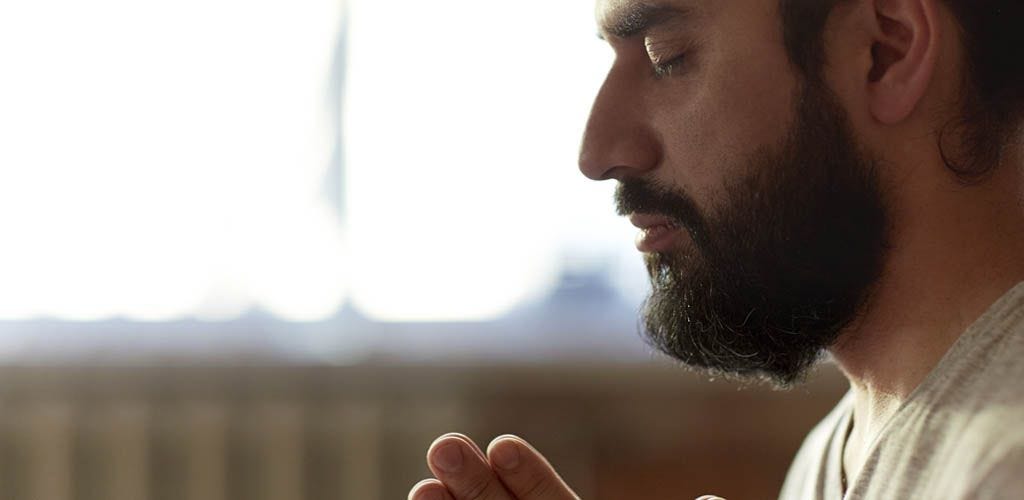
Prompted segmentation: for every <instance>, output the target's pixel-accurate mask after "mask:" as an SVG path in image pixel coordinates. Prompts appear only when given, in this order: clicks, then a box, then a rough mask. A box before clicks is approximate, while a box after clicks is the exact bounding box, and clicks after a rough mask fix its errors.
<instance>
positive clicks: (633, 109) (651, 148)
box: [579, 67, 662, 181]
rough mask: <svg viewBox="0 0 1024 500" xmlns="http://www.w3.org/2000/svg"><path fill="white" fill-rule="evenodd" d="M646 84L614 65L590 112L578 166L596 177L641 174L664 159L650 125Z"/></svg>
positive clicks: (606, 177)
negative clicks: (645, 100)
mask: <svg viewBox="0 0 1024 500" xmlns="http://www.w3.org/2000/svg"><path fill="white" fill-rule="evenodd" d="M642 87H643V85H642V83H641V82H635V81H634V82H631V81H630V78H629V77H628V75H627V74H625V72H623V71H622V70H621V69H617V68H615V67H613V68H612V70H611V71H610V72H609V73H608V77H607V78H606V79H605V82H604V85H602V87H601V91H600V92H598V95H597V99H595V100H594V106H593V108H592V109H591V111H590V119H589V120H588V121H587V128H586V131H585V132H584V133H583V142H582V145H581V146H580V157H579V166H580V171H581V172H583V175H585V176H587V177H588V178H590V179H593V180H597V181H600V180H607V179H616V180H620V181H621V180H623V179H624V178H627V177H632V176H638V175H641V174H643V173H644V172H647V171H649V170H651V169H653V168H654V167H655V166H657V165H658V163H659V162H660V161H661V155H662V151H661V146H660V144H659V141H658V138H657V135H656V134H655V132H654V130H652V128H651V126H650V125H651V124H650V123H649V121H648V119H647V117H648V113H647V111H646V107H647V106H646V105H645V103H644V97H643V92H642V91H641V89H642Z"/></svg>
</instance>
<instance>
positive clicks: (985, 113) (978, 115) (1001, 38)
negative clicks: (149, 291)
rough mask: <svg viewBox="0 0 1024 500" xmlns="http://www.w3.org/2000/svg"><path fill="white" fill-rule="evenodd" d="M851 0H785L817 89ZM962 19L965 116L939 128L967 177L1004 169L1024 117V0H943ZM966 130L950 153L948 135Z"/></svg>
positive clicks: (786, 31)
mask: <svg viewBox="0 0 1024 500" xmlns="http://www.w3.org/2000/svg"><path fill="white" fill-rule="evenodd" d="M847 1H848V0H779V6H780V12H781V14H782V24H783V35H784V39H785V44H786V50H787V51H788V52H789V57H790V60H791V61H792V63H793V65H794V66H795V67H796V68H797V70H799V71H800V72H801V73H802V74H803V75H804V77H806V78H807V79H808V80H809V82H810V83H811V84H815V85H821V84H822V81H823V80H822V71H823V69H824V66H825V42H824V37H823V35H824V30H825V24H826V22H827V21H828V17H829V14H831V13H832V11H833V9H834V8H835V7H836V6H838V5H840V4H842V3H844V2H847ZM942 1H943V2H944V3H945V4H946V5H947V6H948V7H949V8H950V9H951V10H952V12H953V14H954V15H955V16H956V18H957V20H958V22H959V25H960V29H961V32H960V35H961V40H962V41H963V46H964V48H965V52H966V61H965V68H966V70H965V74H964V81H963V82H962V88H963V90H964V92H963V95H962V96H961V102H962V107H961V114H960V117H959V118H957V119H955V120H953V121H951V122H950V123H949V124H948V125H947V126H946V127H943V129H942V130H940V131H939V146H940V150H941V151H942V156H943V159H944V160H945V162H946V165H947V166H948V167H949V168H950V169H951V170H952V171H953V172H954V173H956V174H957V176H958V177H959V178H960V180H962V181H964V182H971V181H973V180H977V179H980V178H982V177H984V176H985V174H987V173H989V172H990V171H991V170H992V169H994V168H995V167H997V166H998V165H999V163H1000V162H1001V160H1002V157H1003V150H1004V149H1005V147H1006V146H1007V144H1008V143H1009V142H1010V141H1011V140H1012V139H1013V137H1014V135H1015V134H1017V133H1018V132H1019V131H1020V125H1021V121H1022V120H1024V57H1022V54H1021V52H1022V51H1024V27H1022V26H1021V23H1022V22H1024V2H1022V1H1021V0H942ZM949 131H956V132H959V137H958V138H956V139H954V140H956V141H957V142H955V143H953V144H954V145H955V149H954V150H953V151H954V152H953V153H950V152H949V150H948V149H947V147H946V146H947V144H946V139H949V137H948V132H949Z"/></svg>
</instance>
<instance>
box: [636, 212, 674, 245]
mask: <svg viewBox="0 0 1024 500" xmlns="http://www.w3.org/2000/svg"><path fill="white" fill-rule="evenodd" d="M629 222H631V223H632V224H633V225H634V226H636V227H637V229H639V230H640V233H639V234H637V236H636V249H637V250H639V251H641V252H643V253H656V252H668V251H670V250H672V249H673V248H675V247H676V246H677V245H678V244H679V238H680V235H681V234H682V231H680V227H679V225H677V224H676V223H675V222H673V221H672V220H671V219H669V218H668V217H665V216H661V215H651V214H632V215H630V217H629Z"/></svg>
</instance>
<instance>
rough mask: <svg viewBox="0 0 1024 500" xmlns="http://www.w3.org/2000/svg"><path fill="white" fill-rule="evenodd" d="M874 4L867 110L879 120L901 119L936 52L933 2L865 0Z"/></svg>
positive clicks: (918, 94)
mask: <svg viewBox="0 0 1024 500" xmlns="http://www.w3.org/2000/svg"><path fill="white" fill-rule="evenodd" d="M871 1H872V3H874V6H875V14H876V16H875V18H876V22H877V24H876V25H875V26H874V29H873V31H874V32H875V34H874V43H873V45H872V48H871V55H872V59H873V61H872V68H871V72H870V74H869V75H868V94H869V99H870V106H871V114H872V115H873V116H874V118H875V119H876V120H878V121H879V122H881V123H884V124H890V125H891V124H895V123H899V122H901V121H903V120H906V119H907V118H908V117H910V115H911V114H913V112H914V109H915V108H916V107H917V105H918V104H919V103H920V102H921V100H922V99H923V98H924V95H925V93H926V92H927V90H928V86H929V85H930V84H931V81H932V76H933V75H934V74H935V66H936V61H937V60H938V56H939V52H940V47H939V43H940V31H941V26H940V25H939V23H940V19H939V12H938V6H937V0H871Z"/></svg>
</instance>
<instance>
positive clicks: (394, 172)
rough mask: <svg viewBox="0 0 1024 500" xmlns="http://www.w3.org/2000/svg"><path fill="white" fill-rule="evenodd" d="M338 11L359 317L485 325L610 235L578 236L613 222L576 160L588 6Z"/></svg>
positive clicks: (542, 0)
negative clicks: (577, 248)
mask: <svg viewBox="0 0 1024 500" xmlns="http://www.w3.org/2000/svg"><path fill="white" fill-rule="evenodd" d="M351 6H352V11H351V18H352V30H351V33H350V50H349V54H350V60H349V82H348V94H347V96H348V99H347V101H346V104H345V110H346V125H345V131H346V135H345V138H346V141H345V143H346V150H347V165H348V168H349V170H348V172H349V180H348V183H347V186H348V190H349V191H348V199H349V212H348V213H349V216H350V221H351V226H350V229H351V232H350V236H351V239H350V242H351V248H352V254H351V255H352V262H353V263H354V269H353V273H352V280H353V281H352V286H353V288H352V295H353V300H354V302H355V305H356V306H357V307H358V308H359V309H360V310H361V311H362V312H364V313H365V314H367V315H369V316H371V317H373V318H375V319H379V320H386V321H417V320H431V321H441V320H447V321H468V320H485V319H490V318H494V317H497V316H499V315H501V314H503V313H505V312H507V311H508V310H509V309H510V308H512V307H514V306H516V305H517V304H521V303H522V301H523V300H525V299H529V298H534V297H537V296H539V295H541V294H543V293H545V292H546V291H548V290H549V289H550V287H551V284H552V283H553V282H554V280H556V279H557V273H558V271H559V270H560V269H561V268H562V264H563V262H562V261H563V259H564V255H565V252H566V249H567V247H568V246H571V244H570V242H575V243H574V244H581V242H582V244H584V245H591V246H592V245H594V244H595V243H596V244H600V243H602V241H605V242H606V241H607V240H606V238H607V236H608V235H610V234H612V232H604V233H603V234H604V236H603V237H601V238H598V239H596V240H595V239H592V238H590V236H591V235H593V234H595V233H598V232H600V231H590V228H591V226H592V225H593V224H594V223H593V221H594V220H598V219H599V218H598V217H596V216H597V215H602V216H604V217H603V218H601V219H600V220H604V221H607V222H608V223H607V224H605V225H604V226H603V227H605V228H607V227H608V226H609V225H612V224H614V223H615V222H616V221H615V220H614V218H613V217H612V207H611V203H610V192H611V191H610V189H611V187H612V186H603V187H601V186H597V185H593V183H589V182H587V181H586V180H585V179H583V177H582V176H581V175H580V174H579V172H578V171H576V167H575V165H576V155H577V147H578V144H579V138H580V135H581V133H582V130H583V125H584V122H585V119H586V115H587V112H588V110H589V107H590V104H591V101H592V99H593V96H594V95H595V92H596V90H597V88H598V86H599V85H600V83H601V81H602V78H603V75H604V71H606V70H607V68H608V65H609V61H610V57H609V56H610V51H609V50H608V49H607V48H606V47H602V44H601V43H600V42H599V41H598V40H596V38H595V36H594V33H595V24H594V19H593V14H592V7H591V6H590V5H588V4H587V3H586V2H553V1H551V0H526V1H518V2H514V3H506V2H497V3H495V2H481V1H479V0H445V1H437V2H422V1H419V0H394V1H389V2H380V1H378V0H360V1H355V2H353V3H352V4H351ZM396 12H401V15H395V13H396ZM595 207H596V208H595ZM595 210H600V211H602V212H600V213H597V212H595ZM581 238H585V239H581ZM602 238H605V239H602ZM613 246H614V244H613ZM605 251H607V247H606V248H605Z"/></svg>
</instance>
